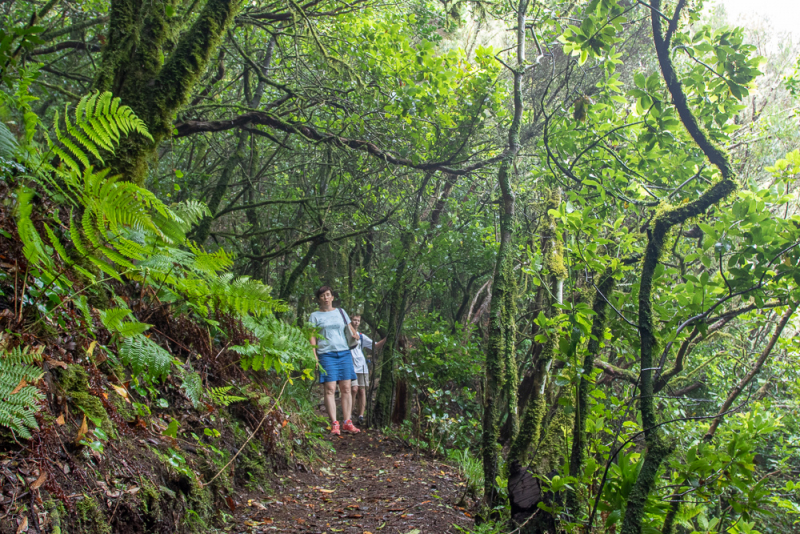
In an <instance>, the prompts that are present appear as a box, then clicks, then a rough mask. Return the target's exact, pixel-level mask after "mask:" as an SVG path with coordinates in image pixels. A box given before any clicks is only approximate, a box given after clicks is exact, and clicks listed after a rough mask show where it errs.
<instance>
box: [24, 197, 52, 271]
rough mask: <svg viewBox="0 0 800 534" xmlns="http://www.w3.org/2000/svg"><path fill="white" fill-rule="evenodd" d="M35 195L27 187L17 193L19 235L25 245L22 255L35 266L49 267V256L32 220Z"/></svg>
mask: <svg viewBox="0 0 800 534" xmlns="http://www.w3.org/2000/svg"><path fill="white" fill-rule="evenodd" d="M33 195H34V192H33V190H32V189H29V188H27V187H21V188H20V189H19V190H18V191H17V233H18V234H19V238H20V240H21V241H22V244H23V247H22V253H23V254H24V255H25V257H26V258H27V259H28V261H30V262H31V263H34V264H37V263H40V262H42V263H44V264H47V265H49V264H50V257H49V254H48V253H47V251H46V250H45V246H44V242H43V241H42V238H41V237H40V236H39V233H38V232H37V231H36V227H35V226H34V225H33V221H32V220H31V213H32V212H33V204H32V203H31V201H32V200H33Z"/></svg>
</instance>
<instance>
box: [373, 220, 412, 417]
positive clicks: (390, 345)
mask: <svg viewBox="0 0 800 534" xmlns="http://www.w3.org/2000/svg"><path fill="white" fill-rule="evenodd" d="M415 219H416V217H415ZM413 241H414V234H413V232H412V231H410V230H406V231H404V232H403V234H402V235H401V236H400V243H401V250H402V251H403V252H402V253H403V257H402V258H401V259H400V261H399V263H398V264H397V268H396V269H395V275H394V282H393V283H392V288H391V290H390V291H389V299H388V300H389V320H388V324H387V334H386V343H384V346H383V354H382V355H381V365H380V382H379V384H378V393H377V394H376V397H375V410H374V412H373V414H372V415H373V420H372V423H373V426H376V427H378V428H382V427H385V426H387V425H388V424H389V423H390V422H391V415H392V400H393V398H394V385H395V376H394V366H395V358H396V353H397V338H398V336H399V335H400V327H401V325H402V315H403V312H404V311H405V310H404V306H403V302H404V300H405V299H404V298H403V294H404V289H405V283H406V268H407V264H408V249H409V247H410V246H411V243H413Z"/></svg>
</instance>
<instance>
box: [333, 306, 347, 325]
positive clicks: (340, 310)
mask: <svg viewBox="0 0 800 534" xmlns="http://www.w3.org/2000/svg"><path fill="white" fill-rule="evenodd" d="M336 309H337V310H339V315H341V316H342V322H343V323H344V325H345V326H347V319H345V318H344V311H342V309H341V308H336Z"/></svg>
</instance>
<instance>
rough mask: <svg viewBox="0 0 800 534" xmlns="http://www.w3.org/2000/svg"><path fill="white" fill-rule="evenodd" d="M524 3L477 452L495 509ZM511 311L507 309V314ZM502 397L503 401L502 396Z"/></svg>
mask: <svg viewBox="0 0 800 534" xmlns="http://www.w3.org/2000/svg"><path fill="white" fill-rule="evenodd" d="M527 12H528V0H520V1H519V2H518V5H517V27H516V38H517V62H516V66H515V68H514V71H513V75H514V115H513V120H512V122H511V126H510V127H509V131H508V154H507V155H506V157H505V158H503V160H502V161H501V163H500V168H499V169H498V173H497V181H498V185H499V186H500V191H501V195H502V198H501V209H502V211H501V214H500V247H499V249H498V251H497V259H496V262H495V269H494V277H493V278H492V288H491V292H492V303H491V306H490V308H489V343H488V348H487V351H486V385H485V388H484V397H483V422H482V423H483V432H482V437H481V449H482V452H481V454H482V457H483V475H484V504H485V505H486V506H487V507H488V508H489V509H490V510H492V509H494V508H495V507H496V506H497V505H498V504H499V500H500V499H499V496H500V494H499V492H498V489H497V483H496V479H497V475H498V474H499V473H498V447H497V441H498V437H499V428H498V416H499V413H500V410H501V408H502V407H501V404H502V401H503V397H504V396H505V400H506V402H507V407H508V408H509V416H510V417H513V418H515V419H516V418H517V397H516V391H517V385H518V384H517V383H516V382H515V383H514V384H511V387H509V385H508V384H507V381H508V380H509V378H510V379H511V380H516V371H517V365H516V359H515V355H514V334H515V330H516V326H515V324H514V315H513V313H514V309H513V304H512V305H511V306H510V307H509V304H510V303H512V300H513V299H514V298H515V297H516V295H515V294H514V293H515V285H516V284H515V282H516V280H515V278H514V273H513V243H512V236H513V232H514V207H515V206H514V204H515V196H514V190H513V189H512V187H511V172H512V169H513V164H514V158H515V157H516V155H517V153H518V152H519V149H520V141H519V134H520V128H521V126H522V112H523V109H524V105H523V100H522V77H523V74H524V72H525V15H526V14H527ZM509 308H510V309H509ZM504 394H505V395H504ZM517 427H518V423H516V422H513V423H512V432H511V434H512V437H514V436H515V435H516V431H517Z"/></svg>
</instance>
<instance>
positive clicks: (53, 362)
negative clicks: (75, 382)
mask: <svg viewBox="0 0 800 534" xmlns="http://www.w3.org/2000/svg"><path fill="white" fill-rule="evenodd" d="M47 363H48V364H50V365H51V366H53V367H61V368H62V369H66V368H67V364H66V363H64V362H62V361H59V360H47Z"/></svg>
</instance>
